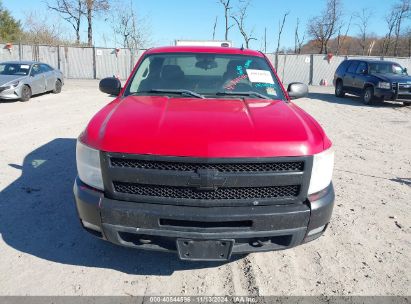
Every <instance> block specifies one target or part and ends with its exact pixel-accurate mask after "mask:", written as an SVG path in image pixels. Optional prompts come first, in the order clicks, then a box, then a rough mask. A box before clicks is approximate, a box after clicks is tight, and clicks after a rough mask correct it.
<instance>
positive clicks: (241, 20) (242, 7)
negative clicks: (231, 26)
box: [231, 0, 257, 48]
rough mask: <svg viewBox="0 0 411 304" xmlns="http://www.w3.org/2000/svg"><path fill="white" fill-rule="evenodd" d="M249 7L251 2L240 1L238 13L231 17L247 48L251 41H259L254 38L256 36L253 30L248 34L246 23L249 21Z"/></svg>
mask: <svg viewBox="0 0 411 304" xmlns="http://www.w3.org/2000/svg"><path fill="white" fill-rule="evenodd" d="M249 6H250V0H240V4H239V7H238V11H237V12H236V13H235V14H233V15H232V16H231V18H233V20H234V21H235V23H236V24H237V26H238V30H239V31H240V33H241V35H242V36H243V39H244V43H245V47H246V48H249V47H250V41H251V40H257V39H256V38H255V37H253V35H254V33H253V30H251V31H250V32H248V31H247V29H246V28H245V21H246V19H247V10H248V8H249Z"/></svg>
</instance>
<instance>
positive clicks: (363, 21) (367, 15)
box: [354, 8, 373, 55]
mask: <svg viewBox="0 0 411 304" xmlns="http://www.w3.org/2000/svg"><path fill="white" fill-rule="evenodd" d="M372 15H373V13H372V11H371V10H370V9H369V8H363V9H362V10H361V11H360V12H359V13H355V14H354V18H355V19H356V23H355V25H356V26H357V28H358V30H359V36H360V46H361V49H362V54H363V55H365V53H366V49H367V46H368V26H369V23H370V19H371V17H372Z"/></svg>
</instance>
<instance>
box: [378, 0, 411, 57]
mask: <svg viewBox="0 0 411 304" xmlns="http://www.w3.org/2000/svg"><path fill="white" fill-rule="evenodd" d="M410 13H411V5H410V0H401V1H400V2H399V3H396V4H394V5H393V6H392V8H391V11H390V12H388V13H387V15H386V17H385V22H386V23H387V34H386V35H385V37H384V41H383V44H382V53H383V56H385V55H388V54H389V53H390V50H392V54H393V55H394V56H397V55H398V46H399V41H400V36H401V29H402V25H403V23H404V20H405V19H407V18H409V17H410ZM393 38H394V41H393ZM393 43H394V44H393ZM392 46H393V49H392V48H391V47H392Z"/></svg>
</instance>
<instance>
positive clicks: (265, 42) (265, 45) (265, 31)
mask: <svg viewBox="0 0 411 304" xmlns="http://www.w3.org/2000/svg"><path fill="white" fill-rule="evenodd" d="M264 53H265V54H267V28H266V27H265V28H264Z"/></svg>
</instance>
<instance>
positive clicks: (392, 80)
mask: <svg viewBox="0 0 411 304" xmlns="http://www.w3.org/2000/svg"><path fill="white" fill-rule="evenodd" d="M334 86H335V96H337V97H344V96H345V93H350V94H354V95H358V96H360V97H361V98H362V100H363V102H364V103H365V104H372V102H373V101H376V100H379V101H383V100H393V101H397V100H398V101H402V102H403V103H404V105H410V104H411V101H410V100H411V76H408V73H407V69H404V68H402V67H401V66H400V65H399V64H398V63H395V62H391V61H382V60H364V59H361V60H359V59H358V60H352V59H351V60H345V61H343V62H342V63H341V64H340V65H339V67H338V68H337V71H336V72H335V75H334ZM404 99H405V100H404Z"/></svg>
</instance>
